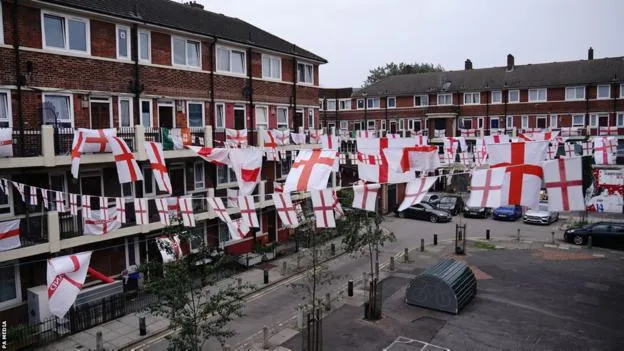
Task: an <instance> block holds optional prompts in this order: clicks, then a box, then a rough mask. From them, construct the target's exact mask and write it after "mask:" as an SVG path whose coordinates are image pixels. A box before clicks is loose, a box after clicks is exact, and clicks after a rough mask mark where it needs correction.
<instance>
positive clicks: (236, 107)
mask: <svg viewBox="0 0 624 351" xmlns="http://www.w3.org/2000/svg"><path fill="white" fill-rule="evenodd" d="M237 110H238V111H243V122H244V124H245V125H244V126H243V128H244V129H247V105H243V104H236V105H234V115H233V116H232V118H234V124H236V111H237Z"/></svg>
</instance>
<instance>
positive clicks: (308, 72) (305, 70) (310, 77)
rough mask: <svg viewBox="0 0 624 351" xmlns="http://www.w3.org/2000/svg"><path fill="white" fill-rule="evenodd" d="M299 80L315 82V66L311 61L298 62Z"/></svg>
mask: <svg viewBox="0 0 624 351" xmlns="http://www.w3.org/2000/svg"><path fill="white" fill-rule="evenodd" d="M297 82H299V83H306V84H313V83H314V66H312V65H311V64H309V63H297Z"/></svg>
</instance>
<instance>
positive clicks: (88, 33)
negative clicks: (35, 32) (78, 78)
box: [41, 10, 116, 56]
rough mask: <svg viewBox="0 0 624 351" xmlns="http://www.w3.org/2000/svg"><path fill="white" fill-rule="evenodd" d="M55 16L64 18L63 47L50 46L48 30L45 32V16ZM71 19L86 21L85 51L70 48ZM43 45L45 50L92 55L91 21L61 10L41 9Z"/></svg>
mask: <svg viewBox="0 0 624 351" xmlns="http://www.w3.org/2000/svg"><path fill="white" fill-rule="evenodd" d="M46 15H49V16H54V17H60V18H62V19H63V21H64V23H63V39H64V45H63V47H62V48H59V47H56V46H49V45H48V44H47V43H46V36H45V34H46V32H45V16H46ZM69 20H73V21H78V22H84V23H85V48H86V50H85V51H82V50H76V49H70V48H69ZM115 35H116V33H115ZM41 45H42V48H43V49H44V50H50V51H60V52H71V53H74V54H79V55H87V56H90V55H91V21H90V20H89V19H88V18H86V17H80V16H74V15H66V14H63V13H60V12H54V11H48V10H41Z"/></svg>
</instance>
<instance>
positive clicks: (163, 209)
mask: <svg viewBox="0 0 624 351" xmlns="http://www.w3.org/2000/svg"><path fill="white" fill-rule="evenodd" d="M154 201H155V202H156V210H157V211H158V218H159V219H160V223H161V224H162V225H171V217H170V215H169V203H168V201H167V198H159V199H154Z"/></svg>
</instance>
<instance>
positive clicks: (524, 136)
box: [518, 130, 559, 141]
mask: <svg viewBox="0 0 624 351" xmlns="http://www.w3.org/2000/svg"><path fill="white" fill-rule="evenodd" d="M558 136H559V131H558V130H557V131H552V132H531V133H518V138H519V139H521V140H524V141H544V140H552V139H555V138H557V137H558Z"/></svg>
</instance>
